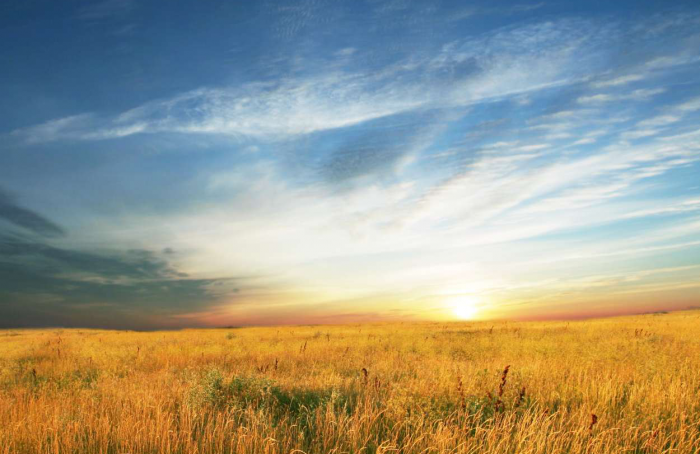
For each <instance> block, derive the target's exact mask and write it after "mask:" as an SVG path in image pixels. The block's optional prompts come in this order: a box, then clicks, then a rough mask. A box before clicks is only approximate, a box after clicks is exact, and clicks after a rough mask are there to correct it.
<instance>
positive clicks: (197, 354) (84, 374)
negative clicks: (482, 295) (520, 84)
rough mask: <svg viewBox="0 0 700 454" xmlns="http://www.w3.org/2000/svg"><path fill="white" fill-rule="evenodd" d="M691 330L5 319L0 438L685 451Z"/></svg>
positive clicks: (678, 319) (282, 449)
mask: <svg viewBox="0 0 700 454" xmlns="http://www.w3.org/2000/svg"><path fill="white" fill-rule="evenodd" d="M699 327H700V313H699V312H697V311H688V312H680V313H674V314H659V315H645V316H638V317H625V318H614V319H604V320H595V321H586V322H538V323H535V322H532V323H514V322H499V323H490V322H460V323H447V324H443V323H441V324H435V323H424V324H377V325H363V326H360V325H344V326H333V327H328V326H310V327H284V328H247V329H225V330H224V329H222V330H188V331H180V332H151V333H135V332H116V331H95V330H26V331H25V330H15V331H0V453H6V454H9V453H132V454H135V453H194V452H197V453H223V452H239V453H291V452H305V453H327V452H334V453H356V452H406V453H427V452H455V453H456V452H460V453H461V452H466V453H560V452H566V453H584V452H585V453H623V452H627V453H656V452H668V453H670V452H673V453H693V452H698V450H700V335H699V334H698V328H699ZM506 366H509V367H508V368H507V369H506ZM593 415H595V416H593Z"/></svg>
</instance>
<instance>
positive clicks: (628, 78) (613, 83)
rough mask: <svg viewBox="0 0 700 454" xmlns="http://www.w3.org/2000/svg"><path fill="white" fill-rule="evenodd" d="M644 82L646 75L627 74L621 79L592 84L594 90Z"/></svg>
mask: <svg viewBox="0 0 700 454" xmlns="http://www.w3.org/2000/svg"><path fill="white" fill-rule="evenodd" d="M640 80H644V75H642V74H627V75H624V76H620V77H615V78H613V79H607V80H602V81H599V82H594V83H592V84H591V86H592V87H594V88H608V87H619V86H621V85H627V84H629V83H632V82H638V81H640Z"/></svg>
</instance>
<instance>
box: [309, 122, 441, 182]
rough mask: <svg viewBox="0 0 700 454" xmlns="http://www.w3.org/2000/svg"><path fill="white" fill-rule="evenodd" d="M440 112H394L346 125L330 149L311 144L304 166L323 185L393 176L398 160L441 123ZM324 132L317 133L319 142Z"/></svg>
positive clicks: (421, 146)
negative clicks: (366, 121)
mask: <svg viewBox="0 0 700 454" xmlns="http://www.w3.org/2000/svg"><path fill="white" fill-rule="evenodd" d="M441 120H442V112H417V113H411V114H401V115H394V116H391V117H387V118H382V119H379V120H375V121H372V122H369V123H366V124H363V125H362V126H358V127H354V128H349V132H348V133H347V134H346V135H345V136H344V137H343V138H342V140H337V139H335V140H333V141H332V143H333V146H332V148H327V147H323V146H318V147H315V146H313V145H312V146H311V147H309V148H314V149H317V150H319V151H317V152H316V153H315V154H313V155H311V156H309V160H310V161H312V162H308V161H305V162H304V163H303V164H304V167H306V168H307V169H313V171H314V172H315V174H316V175H315V177H316V178H317V179H320V180H321V181H323V182H324V183H326V184H330V185H341V186H346V185H347V184H348V183H351V182H353V181H355V180H362V183H365V182H366V181H367V179H370V180H382V179H386V178H391V177H392V176H394V174H395V171H396V170H397V168H398V167H399V164H400V163H401V161H402V160H403V159H404V158H405V157H406V156H408V155H409V154H411V153H416V152H418V151H420V150H421V149H422V148H423V147H425V146H426V144H425V143H423V142H426V143H427V140H425V139H426V138H429V137H431V136H432V135H434V134H435V131H438V130H439V128H440V126H441ZM326 135H327V134H319V137H318V138H317V140H319V144H321V143H322V142H323V140H324V138H326Z"/></svg>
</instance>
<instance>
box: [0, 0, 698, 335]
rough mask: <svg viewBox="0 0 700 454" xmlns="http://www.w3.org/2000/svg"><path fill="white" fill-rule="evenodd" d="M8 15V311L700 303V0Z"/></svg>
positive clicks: (113, 6) (218, 319)
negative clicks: (683, 0) (685, 0)
mask: <svg viewBox="0 0 700 454" xmlns="http://www.w3.org/2000/svg"><path fill="white" fill-rule="evenodd" d="M0 12H1V13H2V14H0V23H1V26H0V38H2V40H3V42H5V43H11V45H6V46H2V48H0V65H1V66H2V68H3V71H1V72H0V96H1V97H2V99H3V100H4V102H3V103H2V104H0V135H1V136H2V140H0V284H1V285H0V326H3V327H14V326H48V325H60V326H99V327H130V328H158V327H163V328H169V327H182V326H210V325H213V326H215V325H238V324H272V323H327V322H341V321H366V320H385V319H401V320H422V319H432V320H435V319H440V320H443V319H444V320H450V319H455V318H459V317H465V316H466V315H465V314H468V316H469V317H473V318H481V319H488V318H501V317H506V318H511V317H515V318H560V317H580V316H590V315H605V314H617V313H629V312H643V311H649V310H660V309H679V308H686V307H689V306H694V305H698V303H699V301H700V277H699V276H700V163H699V162H698V160H699V159H700V140H699V139H700V129H699V125H700V121H699V120H700V76H699V74H700V6H698V5H697V4H696V2H652V1H648V2H638V1H629V2H610V1H607V2H597V1H590V2H541V3H534V2H530V3H526V2H447V1H444V2H443V1H424V2H410V1H404V0H388V1H379V0H371V1H352V2H341V1H321V0H309V1H295V2H277V1H275V2H271V1H270V2H204V3H202V2H172V3H170V2H169V3H168V4H167V5H166V4H164V3H163V2H147V1H136V0H132V1H130V0H106V1H95V2H77V1H74V2H42V1H31V2H9V3H7V4H4V5H3V6H0Z"/></svg>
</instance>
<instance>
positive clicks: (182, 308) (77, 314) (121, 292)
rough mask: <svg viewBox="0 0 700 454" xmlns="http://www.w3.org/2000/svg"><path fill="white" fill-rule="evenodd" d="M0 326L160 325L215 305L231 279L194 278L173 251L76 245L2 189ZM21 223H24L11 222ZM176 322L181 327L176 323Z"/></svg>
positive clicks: (229, 287) (231, 283)
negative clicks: (59, 242) (62, 240)
mask: <svg viewBox="0 0 700 454" xmlns="http://www.w3.org/2000/svg"><path fill="white" fill-rule="evenodd" d="M0 219H4V220H5V221H8V222H9V224H5V228H3V226H2V224H0V328H11V327H20V326H57V325H60V326H91V327H109V328H158V327H172V326H181V325H185V324H191V323H192V322H191V321H189V320H187V319H182V320H181V321H178V319H177V316H178V315H182V314H189V313H193V312H196V311H199V310H204V309H206V308H207V307H209V306H211V305H212V304H215V303H216V302H217V301H219V300H220V299H221V298H222V297H223V296H226V295H231V294H233V293H235V292H236V291H237V290H236V288H235V285H236V281H237V280H236V279H192V278H190V277H189V276H188V275H187V274H186V273H183V272H182V271H180V270H178V269H177V268H176V267H175V266H174V265H172V264H171V263H170V261H169V260H170V259H171V258H172V256H173V253H174V251H173V250H172V249H171V248H165V249H164V250H163V251H160V252H154V251H148V250H143V249H131V250H124V251H121V250H77V249H69V248H63V247H58V246H56V245H55V244H52V243H51V241H52V239H55V238H54V237H57V236H64V235H65V232H64V231H63V229H61V228H60V227H59V226H57V225H56V224H54V223H53V222H51V221H50V220H48V219H46V218H44V217H42V216H40V215H38V214H36V213H34V212H32V211H30V210H28V209H26V208H23V207H21V206H18V205H17V204H16V203H14V201H13V199H11V198H10V197H9V196H8V195H7V194H6V193H4V192H0ZM16 226H19V227H22V229H16V228H14V227H16ZM178 323H179V325H178Z"/></svg>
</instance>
